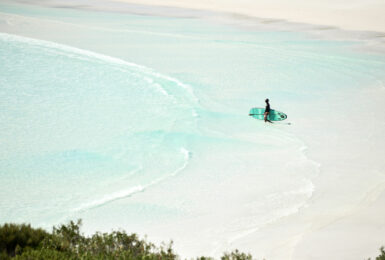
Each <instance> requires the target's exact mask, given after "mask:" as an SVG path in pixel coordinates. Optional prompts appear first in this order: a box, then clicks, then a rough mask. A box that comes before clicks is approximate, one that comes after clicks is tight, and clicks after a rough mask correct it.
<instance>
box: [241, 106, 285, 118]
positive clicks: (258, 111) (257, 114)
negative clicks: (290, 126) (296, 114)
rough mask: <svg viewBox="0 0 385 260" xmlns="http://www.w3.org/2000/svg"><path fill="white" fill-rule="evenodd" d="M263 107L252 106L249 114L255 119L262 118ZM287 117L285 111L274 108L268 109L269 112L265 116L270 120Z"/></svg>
mask: <svg viewBox="0 0 385 260" xmlns="http://www.w3.org/2000/svg"><path fill="white" fill-rule="evenodd" d="M264 113H265V109H264V108H259V107H253V108H252V109H250V112H249V116H252V117H254V118H256V119H260V120H263V119H264V115H263V114H264ZM286 118H287V115H286V114H285V113H282V112H279V111H277V110H274V109H270V113H269V115H268V116H267V119H268V120H270V121H282V120H285V119H286Z"/></svg>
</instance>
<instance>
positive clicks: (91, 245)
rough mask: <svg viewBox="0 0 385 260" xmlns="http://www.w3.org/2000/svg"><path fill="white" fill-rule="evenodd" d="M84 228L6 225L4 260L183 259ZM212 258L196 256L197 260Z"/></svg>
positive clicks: (244, 259) (0, 248)
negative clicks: (84, 231) (47, 228)
mask: <svg viewBox="0 0 385 260" xmlns="http://www.w3.org/2000/svg"><path fill="white" fill-rule="evenodd" d="M80 227H81V221H80V220H78V221H77V222H73V221H70V222H69V223H68V224H66V225H60V226H58V227H54V228H53V229H52V232H47V231H45V230H43V229H41V228H33V227H31V225H28V224H8V223H7V224H4V225H2V226H0V259H5V260H8V259H12V260H14V259H15V260H17V259H42V260H45V259H47V260H48V259H57V260H61V259H63V260H64V259H138V260H139V259H141V260H160V259H161V260H177V259H181V257H180V256H178V255H177V254H176V253H175V252H174V250H173V248H172V242H170V243H168V244H161V245H159V246H156V245H155V244H153V243H151V242H148V241H146V240H145V239H140V238H139V237H138V236H137V235H136V234H127V233H126V232H125V231H112V232H110V233H100V232H97V233H95V234H94V235H92V236H89V237H87V236H85V235H83V234H82V233H81V232H80ZM380 252H381V254H380V255H379V256H378V257H376V258H375V260H385V250H384V247H382V248H381V249H380ZM212 259H213V258H212V257H205V256H201V257H196V260H212ZM251 259H253V257H252V256H251V255H250V254H246V253H243V252H240V251H238V250H234V251H232V252H230V253H224V254H223V255H222V257H221V260H251ZM369 260H370V259H369Z"/></svg>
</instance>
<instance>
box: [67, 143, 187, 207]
mask: <svg viewBox="0 0 385 260" xmlns="http://www.w3.org/2000/svg"><path fill="white" fill-rule="evenodd" d="M180 152H181V153H182V154H183V155H184V163H183V165H182V166H181V167H179V168H177V169H176V170H175V171H173V172H172V173H170V174H168V175H166V176H163V177H161V178H158V179H156V180H154V181H152V182H150V183H148V184H146V185H136V186H133V187H130V188H128V189H125V190H121V191H117V192H114V193H111V194H108V195H105V196H104V197H102V198H99V199H96V200H93V201H91V202H88V203H84V204H82V205H80V206H79V207H77V208H74V209H73V210H72V212H79V211H86V210H90V209H93V208H97V207H101V206H104V205H106V204H108V203H111V202H113V201H116V200H119V199H124V198H128V197H131V196H132V195H134V194H136V193H139V192H143V191H145V190H146V189H148V188H149V187H151V186H153V185H156V184H159V183H161V182H163V181H165V180H167V179H169V178H171V177H174V176H176V175H178V174H179V173H180V172H182V171H183V170H184V169H185V168H186V167H187V165H188V163H189V161H190V158H191V152H190V151H188V150H187V149H185V148H184V147H181V148H180Z"/></svg>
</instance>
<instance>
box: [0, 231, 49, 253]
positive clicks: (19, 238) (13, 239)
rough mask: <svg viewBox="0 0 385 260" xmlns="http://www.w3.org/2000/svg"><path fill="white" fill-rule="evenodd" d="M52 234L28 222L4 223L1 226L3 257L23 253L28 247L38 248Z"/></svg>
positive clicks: (0, 241)
mask: <svg viewBox="0 0 385 260" xmlns="http://www.w3.org/2000/svg"><path fill="white" fill-rule="evenodd" d="M49 236H50V235H49V234H48V233H47V232H46V231H44V230H43V229H40V228H32V227H31V226H30V225H26V224H21V225H20V224H4V225H2V226H0V252H1V256H2V257H1V259H3V258H5V255H7V256H15V255H16V254H21V253H22V252H23V250H25V249H27V248H32V249H36V248H38V246H39V245H40V243H41V242H42V241H43V240H44V239H46V238H48V237H49Z"/></svg>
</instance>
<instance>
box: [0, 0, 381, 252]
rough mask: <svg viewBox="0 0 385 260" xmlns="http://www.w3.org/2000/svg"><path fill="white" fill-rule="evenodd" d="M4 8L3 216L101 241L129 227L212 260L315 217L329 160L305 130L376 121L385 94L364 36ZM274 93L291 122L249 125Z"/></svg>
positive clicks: (0, 106) (377, 57) (0, 95)
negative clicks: (367, 102)
mask: <svg viewBox="0 0 385 260" xmlns="http://www.w3.org/2000/svg"><path fill="white" fill-rule="evenodd" d="M1 7H2V12H1V13H0V22H1V24H2V25H1V27H0V28H1V32H0V61H1V66H0V100H1V102H0V177H1V183H0V222H30V223H32V224H34V225H38V226H42V227H45V228H49V227H51V226H52V225H56V224H59V223H63V222H66V221H68V220H70V219H77V218H82V219H83V220H84V222H85V230H86V231H87V232H89V233H91V232H94V231H96V230H101V231H108V230H110V229H112V228H114V229H117V228H124V229H126V230H128V231H129V232H131V231H132V232H142V233H144V234H149V235H150V237H151V236H153V237H155V238H157V239H160V240H167V239H170V238H173V239H174V240H175V241H176V243H177V245H178V239H180V241H182V242H184V243H185V244H184V245H183V246H181V248H183V249H184V250H185V251H184V252H186V254H187V255H189V254H190V253H191V254H192V255H199V253H197V249H198V248H199V249H200V250H202V251H201V252H203V253H207V254H214V255H215V254H217V253H219V252H220V250H223V249H226V248H228V247H230V246H231V245H232V244H233V243H234V242H235V241H237V240H239V239H242V238H244V237H247V236H250V235H252V234H253V233H255V232H257V231H258V230H260V229H262V228H263V227H265V226H267V225H270V224H272V223H274V222H276V221H277V220H279V219H282V218H285V217H287V216H291V215H293V214H296V213H298V212H299V211H300V210H301V209H303V208H306V207H309V205H310V202H311V201H312V200H313V195H314V192H315V189H316V188H315V186H314V181H315V180H316V179H317V178H320V175H322V172H321V167H322V164H321V162H319V161H317V160H316V159H313V158H311V157H309V156H308V154H307V152H308V151H309V150H310V149H311V148H312V147H311V146H309V144H308V143H307V142H306V140H307V139H306V138H305V137H307V138H310V137H309V136H311V135H309V136H307V135H306V133H307V132H306V131H309V132H311V133H314V132H317V133H319V132H322V131H325V129H310V128H311V127H312V122H316V120H320V119H321V120H325V118H326V117H327V116H330V114H332V115H333V119H332V120H334V121H333V122H335V121H341V120H346V119H347V118H349V119H350V116H352V115H351V113H352V111H354V113H355V116H358V117H365V116H367V114H366V113H365V110H360V111H356V110H355V108H354V106H356V105H357V103H355V102H356V100H357V97H359V95H360V93H362V90H364V89H368V88H373V89H380V91H381V89H383V88H384V85H383V82H384V78H385V74H384V68H385V57H384V55H383V54H373V53H367V52H362V51H361V52H359V51H355V50H354V48H355V47H356V46H357V45H362V43H360V42H354V41H342V40H339V41H332V40H320V39H315V38H313V37H310V36H309V35H308V34H306V33H303V32H292V31H277V30H274V31H269V30H250V29H245V28H241V27H235V26H230V25H223V24H218V23H215V22H213V21H209V20H202V19H196V18H176V17H160V16H141V15H134V14H122V13H103V12H93V11H87V10H86V11H85V10H71V9H55V8H48V7H36V6H28V5H13V4H2V5H1ZM55 30H60V31H61V33H58V34H52V32H53V31H55ZM71 35H76V37H70V36H71ZM80 36H81V37H80ZM381 93H382V92H381ZM382 94H383V93H382ZM347 96H348V97H349V98H347ZM265 98H270V100H271V105H272V108H274V109H277V110H280V111H283V112H285V113H287V114H288V119H287V120H286V121H284V122H282V123H276V124H272V125H270V124H265V123H263V122H262V121H258V120H255V119H252V118H250V117H249V116H248V111H249V109H250V108H251V107H263V106H264V99H265ZM346 99H349V100H350V101H349V100H346ZM352 100H354V101H352ZM342 101H346V102H347V103H344V104H346V105H345V106H344V107H343V108H344V109H345V108H346V110H343V109H340V107H333V104H338V103H341V102H342ZM349 102H351V103H349ZM370 120H371V121H370V124H376V121H375V120H376V119H375V118H372V117H370ZM380 121H381V120H380ZM288 123H290V124H288ZM381 124H382V123H381ZM299 127H302V130H301V131H299V130H298V128H299ZM303 129H305V130H306V131H305V132H304V130H303ZM338 131H340V132H341V131H342V132H343V131H344V129H343V130H341V129H338V130H337V131H336V132H338ZM354 134H355V133H350V132H349V131H347V132H345V133H343V135H344V136H345V137H346V136H348V137H352V136H353V135H354ZM173 226H174V228H173ZM162 235H163V237H162ZM197 237H199V239H196V238H197ZM202 241H203V242H202ZM202 243H203V244H204V245H202Z"/></svg>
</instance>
